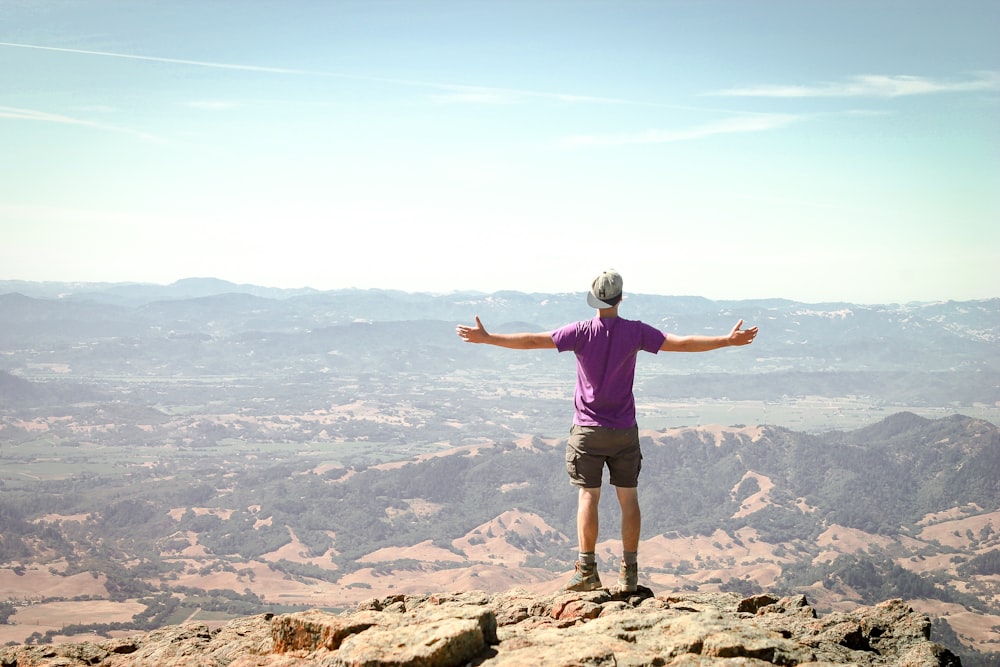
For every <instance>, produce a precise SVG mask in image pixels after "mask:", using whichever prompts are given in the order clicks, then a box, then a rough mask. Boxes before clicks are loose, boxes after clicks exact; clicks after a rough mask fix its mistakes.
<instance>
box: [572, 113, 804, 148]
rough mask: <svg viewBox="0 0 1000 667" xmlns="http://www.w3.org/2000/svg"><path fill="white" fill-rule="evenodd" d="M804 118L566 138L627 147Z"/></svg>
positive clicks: (756, 118) (769, 117) (758, 118)
mask: <svg viewBox="0 0 1000 667" xmlns="http://www.w3.org/2000/svg"><path fill="white" fill-rule="evenodd" d="M799 120H801V117H800V116H795V115H790V114H755V115H752V116H740V117H737V118H728V119H725V120H720V121H716V122H714V123H706V124H704V125H697V126H694V127H689V128H685V129H682V130H647V131H646V132H639V133H632V134H598V135H577V136H571V137H566V138H565V139H563V140H562V142H561V143H562V144H563V145H565V146H625V145H641V144H665V143H673V142H677V141H694V140H697V139H704V138H707V137H712V136H716V135H719V134H734V133H741V132H767V131H769V130H775V129H778V128H781V127H785V126H786V125H790V124H792V123H795V122H797V121H799Z"/></svg>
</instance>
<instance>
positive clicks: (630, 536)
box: [615, 486, 642, 593]
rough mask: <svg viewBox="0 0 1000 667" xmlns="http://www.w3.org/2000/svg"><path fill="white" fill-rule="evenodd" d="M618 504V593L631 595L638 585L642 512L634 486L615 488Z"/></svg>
mask: <svg viewBox="0 0 1000 667" xmlns="http://www.w3.org/2000/svg"><path fill="white" fill-rule="evenodd" d="M615 491H617V493H618V504H619V505H621V508H622V552H623V553H622V564H621V569H620V570H619V572H618V586H617V589H618V591H619V592H623V593H631V592H632V591H634V590H636V588H637V587H638V585H639V565H638V562H637V557H638V553H637V552H638V551H639V533H640V531H641V528H642V511H641V510H640V509H639V492H638V489H637V488H636V487H634V486H631V487H627V486H616V487H615Z"/></svg>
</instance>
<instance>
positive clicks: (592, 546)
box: [576, 486, 638, 554]
mask: <svg viewBox="0 0 1000 667" xmlns="http://www.w3.org/2000/svg"><path fill="white" fill-rule="evenodd" d="M600 500H601V487H599V486H597V487H593V488H586V487H583V486H581V487H580V491H579V495H578V496H577V505H576V538H577V542H578V543H579V546H580V553H582V554H585V553H593V552H594V551H595V550H596V549H597V534H598V526H599V524H600V522H599V520H598V516H597V506H598V504H599V503H600ZM637 539H638V537H637Z"/></svg>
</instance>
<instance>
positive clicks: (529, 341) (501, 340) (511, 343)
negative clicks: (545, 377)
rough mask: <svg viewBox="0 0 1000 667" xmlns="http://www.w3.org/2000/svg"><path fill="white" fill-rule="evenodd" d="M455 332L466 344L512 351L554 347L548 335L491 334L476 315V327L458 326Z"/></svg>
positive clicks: (550, 336) (553, 342)
mask: <svg viewBox="0 0 1000 667" xmlns="http://www.w3.org/2000/svg"><path fill="white" fill-rule="evenodd" d="M455 331H456V332H457V333H458V337H459V338H461V339H462V340H464V341H465V342H466V343H486V344H488V345H496V346H498V347H508V348H510V349H512V350H542V349H546V348H555V346H556V344H555V341H553V340H552V335H551V334H549V333H511V334H491V333H490V332H488V331H487V330H486V328H485V327H483V323H482V322H480V321H479V316H478V315H476V326H474V327H468V326H465V325H464V324H459V325H458V326H457V327H456V328H455Z"/></svg>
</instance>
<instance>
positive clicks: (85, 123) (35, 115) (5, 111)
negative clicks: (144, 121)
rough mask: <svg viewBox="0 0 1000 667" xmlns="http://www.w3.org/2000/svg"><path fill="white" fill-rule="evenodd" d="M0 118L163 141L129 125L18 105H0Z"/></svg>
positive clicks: (156, 141)
mask: <svg viewBox="0 0 1000 667" xmlns="http://www.w3.org/2000/svg"><path fill="white" fill-rule="evenodd" d="M0 118H11V119H13V120H28V121H36V122H41V123H55V124H57V125H78V126H82V127H90V128H93V129H96V130H104V131H108V132H118V133H121V134H130V135H132V136H135V137H139V138H141V139H143V140H145V141H152V142H155V143H164V141H163V139H161V138H160V137H157V136H155V135H152V134H148V133H146V132H142V131H140V130H134V129H132V128H129V127H121V126H118V125H108V124H107V123H98V122H95V121H92V120H86V119H83V118H74V117H72V116H64V115H62V114H57V113H49V112H47V111H38V110H36V109H22V108H19V107H7V106H0Z"/></svg>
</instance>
